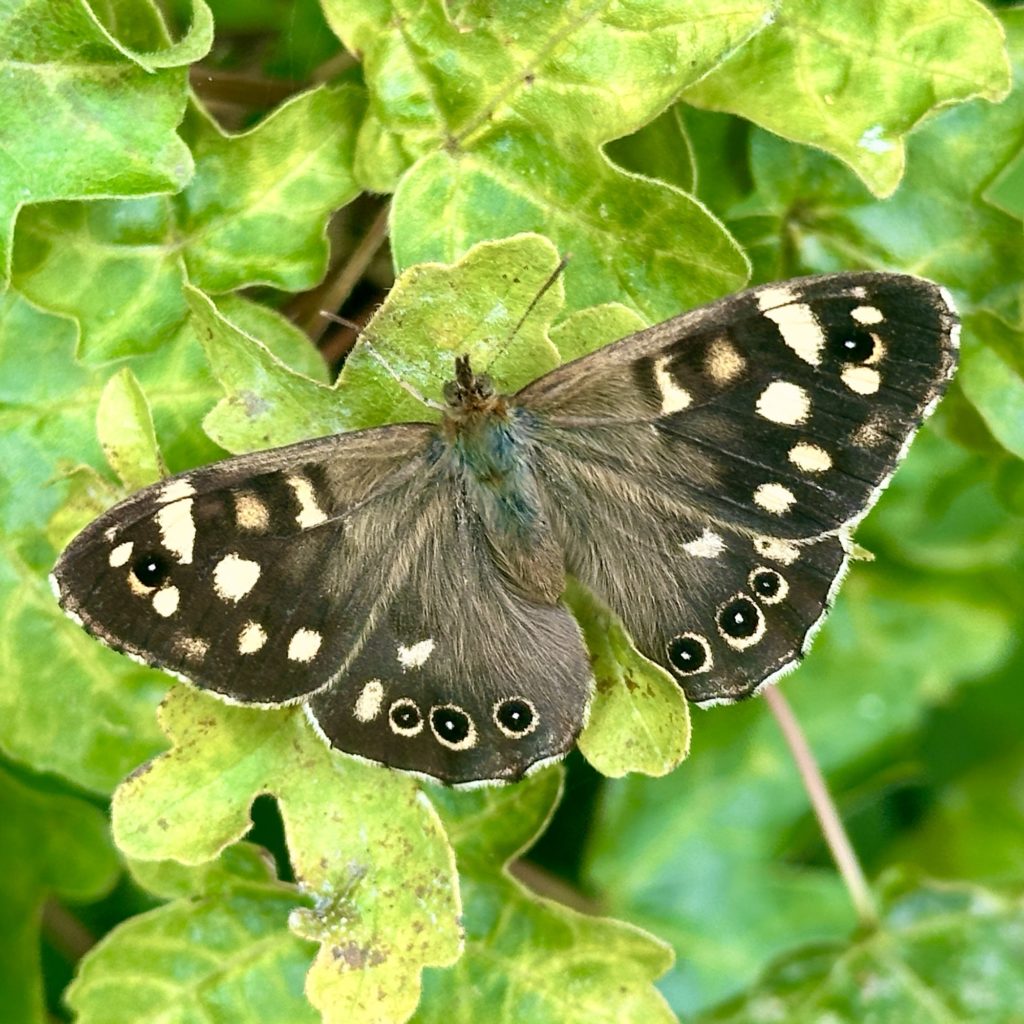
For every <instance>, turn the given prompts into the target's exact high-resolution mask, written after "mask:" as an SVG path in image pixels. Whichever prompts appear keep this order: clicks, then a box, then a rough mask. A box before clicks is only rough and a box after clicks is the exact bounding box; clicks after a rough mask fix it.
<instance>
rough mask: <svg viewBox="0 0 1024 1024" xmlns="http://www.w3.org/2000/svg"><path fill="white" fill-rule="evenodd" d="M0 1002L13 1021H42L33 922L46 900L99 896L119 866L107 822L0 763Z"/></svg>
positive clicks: (25, 1023)
mask: <svg viewBox="0 0 1024 1024" xmlns="http://www.w3.org/2000/svg"><path fill="white" fill-rule="evenodd" d="M0 818H2V820H3V823H4V841H3V842H2V843H0V906H2V907H3V913H2V917H3V927H2V928H0V1000H2V1001H3V1008H4V1016H5V1018H6V1019H7V1020H10V1021H17V1022H18V1024H43V1022H44V1021H45V1020H46V1019H47V1018H46V1014H45V1012H44V1003H43V983H42V977H41V973H40V963H39V927H40V918H41V915H42V909H43V904H44V902H45V901H46V900H47V899H48V898H59V899H62V900H70V901H72V902H88V901H90V900H95V899H98V898H99V897H100V896H102V895H104V893H106V892H107V890H109V889H110V888H111V886H112V885H113V884H114V881H115V879H116V878H117V875H118V872H119V868H118V864H117V858H116V856H115V854H114V850H113V848H112V846H111V844H110V838H109V836H108V835H107V823H106V821H105V819H104V817H103V815H102V814H101V813H100V812H99V811H97V810H96V809H95V808H94V807H90V806H89V804H87V803H85V802H84V801H82V800H78V799H75V798H74V797H69V796H64V795H62V794H59V793H54V792H51V791H49V790H48V789H47V788H46V787H45V786H44V785H43V784H42V783H40V784H38V785H37V784H34V783H33V784H29V783H26V782H23V781H20V780H19V779H16V778H15V777H14V776H13V775H11V774H9V773H8V772H7V771H5V770H3V769H2V768H0Z"/></svg>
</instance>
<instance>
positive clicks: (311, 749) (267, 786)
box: [113, 687, 461, 1022]
mask: <svg viewBox="0 0 1024 1024" xmlns="http://www.w3.org/2000/svg"><path fill="white" fill-rule="evenodd" d="M161 724H162V727H163V728H164V730H165V732H166V733H167V735H168V737H169V738H170V739H171V741H172V748H171V750H170V751H169V752H168V753H166V754H164V755H162V756H161V757H159V758H158V759H157V760H156V761H154V762H152V763H150V764H149V765H147V766H145V767H144V768H143V769H141V770H140V771H139V772H137V773H135V774H134V775H133V776H131V777H130V778H128V779H127V780H126V781H125V782H124V783H123V784H122V785H121V786H120V787H119V788H118V790H117V792H116V793H115V794H114V802H113V828H114V836H115V839H116V841H117V843H118V845H119V847H120V848H121V849H122V850H124V851H125V852H126V853H127V854H128V855H129V856H132V857H135V858H139V859H143V860H168V859H171V860H177V861H181V862H182V863H184V864H198V863H202V862H203V861H208V860H212V859H213V858H215V857H217V856H218V855H219V854H220V853H221V851H223V850H224V849H225V847H226V846H228V845H229V844H230V843H233V842H236V841H237V840H238V839H240V838H241V836H242V835H244V833H245V832H246V831H247V830H248V828H249V808H250V806H251V804H252V801H253V800H254V799H255V797H256V796H258V795H259V794H261V793H270V794H272V795H273V796H275V798H276V799H277V801H278V804H279V806H280V809H281V815H282V817H283V819H284V824H285V833H286V837H287V841H288V851H289V856H290V858H291V861H292V865H293V868H294V871H295V877H296V880H297V882H298V884H299V887H300V890H301V891H302V892H303V893H304V894H306V895H307V896H308V897H309V898H310V899H311V900H312V904H313V905H312V906H311V907H308V908H304V909H299V910H295V911H294V912H293V913H292V915H291V917H290V922H291V927H292V929H293V931H294V932H295V933H296V934H297V935H299V936H301V937H302V938H305V939H309V940H313V941H316V942H318V943H319V944H320V951H319V953H318V954H317V956H316V960H315V962H314V964H313V966H312V968H311V970H310V973H309V976H308V978H307V981H306V993H307V995H308V997H309V999H310V1001H311V1002H312V1003H313V1005H314V1006H316V1007H317V1008H318V1009H319V1010H320V1011H321V1013H322V1014H323V1015H324V1020H325V1021H328V1022H331V1021H338V1022H341V1021H345V1022H349V1021H374V1022H377V1021H380V1022H384V1021H403V1020H405V1019H406V1017H408V1015H409V1014H410V1013H411V1012H412V1010H413V1009H414V1008H415V1006H416V1003H417V1002H418V999H419V973H420V971H421V969H422V968H423V967H424V966H429V965H439V964H447V963H451V962H452V961H453V960H454V959H456V958H457V957H458V955H459V951H460V943H461V936H460V932H459V928H458V923H457V922H458V914H459V909H460V908H459V895H458V888H457V881H456V878H455V874H454V868H455V865H454V860H453V857H452V853H451V850H450V847H449V846H448V843H447V841H446V839H445V836H444V832H443V830H442V828H441V825H440V822H439V821H438V819H437V818H436V816H435V814H434V812H433V809H432V808H431V807H430V805H429V803H427V802H426V801H425V800H424V799H423V797H422V796H421V794H420V793H419V791H418V788H417V786H416V783H415V782H413V781H412V780H411V779H409V778H408V777H405V776H402V775H399V774H397V773H395V772H391V771H388V770H387V769H383V768H379V767H376V766H369V765H364V764H360V763H357V762H356V761H354V760H353V759H351V758H346V757H343V756H341V755H337V754H333V753H332V752H331V751H330V750H329V749H328V748H327V746H326V745H325V744H324V743H323V742H322V740H321V739H320V738H319V737H317V736H316V735H315V734H314V733H313V731H312V729H311V728H310V727H309V726H308V724H307V723H306V721H305V719H304V718H303V716H302V714H301V712H300V711H298V710H297V709H287V710H278V711H270V710H266V709H259V708H243V707H229V706H227V705H225V704H223V703H222V702H220V701H217V700H215V699H214V698H212V697H210V696H208V695H205V694H202V693H200V692H198V691H196V690H193V689H191V688H184V687H179V688H176V689H175V690H173V691H172V692H171V694H170V695H169V696H168V698H167V700H166V701H165V703H164V705H163V708H162V711H161ZM289 900H290V901H291V903H292V904H294V903H295V896H294V895H287V896H284V897H282V898H281V899H280V900H276V901H275V906H276V907H278V910H277V911H275V915H276V916H275V921H276V924H275V925H274V926H273V927H268V929H267V931H268V932H269V933H270V934H272V936H273V945H274V946H275V947H276V946H277V945H281V946H282V947H283V948H284V949H286V950H289V951H290V950H293V949H294V940H292V939H290V938H289V937H288V936H287V934H286V933H285V932H284V927H283V925H284V922H283V920H282V914H281V912H280V911H281V909H282V905H283V904H285V903H287V902H288V901H289ZM228 909H230V908H228ZM211 912H212V913H220V912H219V911H216V908H214V910H212V911H211ZM218 920H219V918H218ZM190 927H191V925H190ZM243 940H244V944H248V942H249V941H250V939H249V937H247V936H242V937H240V938H239V939H238V940H237V941H239V942H243ZM290 955H291V953H289V956H290Z"/></svg>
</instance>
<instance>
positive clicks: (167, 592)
mask: <svg viewBox="0 0 1024 1024" xmlns="http://www.w3.org/2000/svg"><path fill="white" fill-rule="evenodd" d="M180 598H181V594H180V593H179V592H178V588H177V587H163V588H161V589H160V590H158V591H157V592H156V593H155V594H154V595H153V611H155V612H156V613H157V615H162V616H163V617H164V618H165V619H167V618H170V617H171V616H172V615H173V614H174V613H175V612H176V611H177V610H178V601H179V600H180Z"/></svg>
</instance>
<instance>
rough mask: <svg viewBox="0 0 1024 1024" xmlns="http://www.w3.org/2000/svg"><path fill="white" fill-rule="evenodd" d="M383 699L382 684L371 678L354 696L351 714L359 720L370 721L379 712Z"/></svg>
mask: <svg viewBox="0 0 1024 1024" xmlns="http://www.w3.org/2000/svg"><path fill="white" fill-rule="evenodd" d="M383 701H384V684H383V683H382V682H381V681H380V680H379V679H371V680H370V681H369V682H368V683H367V684H366V685H365V686H364V687H363V688H362V689H361V690H360V691H359V696H358V697H356V702H355V705H354V706H353V708H352V714H353V715H355V717H356V720H357V721H359V722H372V721H373V720H374V719H375V718H376V717H377V715H379V714H380V708H381V704H382V703H383Z"/></svg>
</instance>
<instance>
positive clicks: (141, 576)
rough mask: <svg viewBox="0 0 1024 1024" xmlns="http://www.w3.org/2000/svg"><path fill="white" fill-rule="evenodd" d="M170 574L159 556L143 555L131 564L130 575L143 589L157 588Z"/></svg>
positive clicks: (165, 562) (168, 568)
mask: <svg viewBox="0 0 1024 1024" xmlns="http://www.w3.org/2000/svg"><path fill="white" fill-rule="evenodd" d="M169 572H170V566H168V564H167V561H166V560H165V559H164V558H163V557H161V556H160V555H153V554H148V553H147V554H144V555H139V557H138V558H136V559H135V561H134V562H132V575H133V576H134V577H135V578H136V579H137V580H138V581H139V582H140V583H141V584H142V585H143V586H144V587H158V586H160V584H161V583H163V581H164V580H165V579H167V576H168V573H169Z"/></svg>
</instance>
